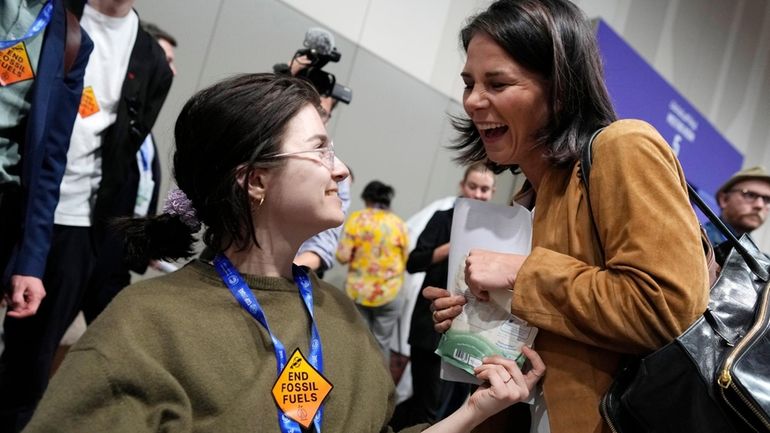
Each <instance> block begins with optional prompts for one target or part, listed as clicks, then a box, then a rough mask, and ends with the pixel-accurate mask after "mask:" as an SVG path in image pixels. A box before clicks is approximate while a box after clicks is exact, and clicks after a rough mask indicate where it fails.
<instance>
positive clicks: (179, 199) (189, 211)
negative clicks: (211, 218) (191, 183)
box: [163, 188, 201, 232]
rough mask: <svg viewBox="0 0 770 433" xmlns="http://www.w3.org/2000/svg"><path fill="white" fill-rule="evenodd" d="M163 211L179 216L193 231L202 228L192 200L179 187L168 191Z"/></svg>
mask: <svg viewBox="0 0 770 433" xmlns="http://www.w3.org/2000/svg"><path fill="white" fill-rule="evenodd" d="M163 213H164V214H168V215H176V216H178V217H179V219H180V220H182V222H183V223H184V224H185V225H186V226H187V227H190V229H192V231H193V232H197V231H198V230H200V229H201V222H200V221H198V217H197V216H196V215H195V208H194V207H193V204H192V201H190V199H189V198H187V194H185V193H184V191H182V190H181V189H179V188H172V189H170V190H169V191H168V195H167V196H166V203H165V204H163Z"/></svg>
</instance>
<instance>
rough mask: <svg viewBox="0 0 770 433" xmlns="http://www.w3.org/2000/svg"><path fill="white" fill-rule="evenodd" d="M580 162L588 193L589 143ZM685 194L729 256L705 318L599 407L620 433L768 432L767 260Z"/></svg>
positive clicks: (634, 368) (636, 366) (630, 371)
mask: <svg viewBox="0 0 770 433" xmlns="http://www.w3.org/2000/svg"><path fill="white" fill-rule="evenodd" d="M598 132H599V131H597V134H598ZM595 136H596V134H594V137H595ZM591 141H593V138H592V139H591ZM580 164H581V167H580V171H581V176H582V180H583V183H584V185H585V187H586V191H588V173H589V172H590V168H591V146H590V143H589V146H587V149H586V150H585V151H584V152H583V154H582V158H581V162H580ZM688 192H689V194H690V199H691V200H692V201H693V202H694V203H695V204H696V205H697V206H698V207H699V208H700V209H701V211H702V212H703V213H704V214H705V215H706V216H707V217H708V218H709V220H710V221H711V222H712V223H714V224H715V225H716V226H717V227H719V228H720V230H721V231H722V232H723V234H724V235H725V236H726V237H727V238H728V240H729V242H730V243H731V245H732V246H733V248H732V251H731V252H730V254H729V255H728V256H727V259H726V260H725V262H724V265H723V267H722V270H721V273H720V275H719V277H718V278H717V279H716V282H715V283H714V284H713V285H712V287H711V291H710V300H709V304H708V308H707V309H706V311H705V312H704V313H703V315H702V316H701V317H700V318H699V319H698V320H696V321H695V323H693V324H692V325H691V326H690V327H689V328H688V329H687V330H686V331H685V332H684V333H683V334H682V335H680V336H679V337H677V338H676V339H675V340H674V341H672V342H671V343H669V344H668V345H666V346H664V347H662V348H661V349H658V350H656V351H655V352H653V353H651V354H649V355H647V356H645V357H642V358H641V359H631V360H629V362H628V363H627V364H626V365H625V366H624V368H623V369H622V370H621V371H620V372H619V373H618V375H617V376H616V378H615V381H614V382H613V384H612V386H611V387H610V389H609V390H608V391H607V393H606V395H605V396H604V398H603V399H602V402H601V407H600V408H599V409H600V411H601V414H602V416H603V417H604V419H605V421H606V422H607V423H608V424H609V426H610V428H611V430H612V431H613V432H619V433H643V432H644V433H664V432H666V433H688V432H693V433H694V432H697V433H732V432H736V433H743V432H770V323H769V317H768V316H769V312H768V309H770V299H768V297H769V296H770V294H769V293H770V284H768V272H769V271H770V259H768V257H767V256H766V255H764V254H763V253H762V252H761V251H759V249H758V248H757V247H756V245H755V244H754V243H753V241H752V240H751V238H750V237H748V236H747V235H744V236H743V237H742V238H741V239H740V241H739V240H738V239H736V238H735V236H734V235H733V234H732V233H731V232H730V230H729V229H727V227H725V226H724V224H723V223H722V222H721V220H720V219H719V218H718V217H717V216H716V215H715V214H714V213H713V212H712V211H711V209H709V207H708V206H707V205H706V204H705V203H704V202H703V200H702V199H701V198H700V197H699V196H698V194H697V193H696V192H695V190H694V189H693V188H692V187H690V186H689V185H688ZM589 206H590V201H589Z"/></svg>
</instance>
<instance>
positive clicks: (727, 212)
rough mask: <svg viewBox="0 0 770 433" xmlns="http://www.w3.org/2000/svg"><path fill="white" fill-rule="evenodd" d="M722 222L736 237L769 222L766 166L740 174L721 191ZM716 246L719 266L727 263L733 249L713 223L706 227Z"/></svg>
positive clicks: (769, 179)
mask: <svg viewBox="0 0 770 433" xmlns="http://www.w3.org/2000/svg"><path fill="white" fill-rule="evenodd" d="M716 197H717V204H718V205H719V209H720V214H719V219H721V220H722V222H723V223H725V225H726V226H727V228H729V229H730V231H731V232H733V234H734V235H735V236H736V237H739V238H740V237H741V236H743V235H744V234H746V233H749V234H750V233H751V232H753V231H754V230H756V229H758V228H759V227H761V226H762V224H764V223H765V220H766V219H767V213H768V209H770V174H768V173H767V171H765V169H764V168H763V167H750V168H744V169H743V170H740V171H738V172H737V173H735V174H734V175H732V176H731V177H730V179H728V180H727V181H726V182H725V183H724V184H723V185H722V186H720V187H719V189H718V190H717V195H716ZM703 228H704V229H706V234H707V235H708V237H709V240H710V241H711V244H712V245H713V246H714V254H715V255H716V260H717V263H719V264H720V265H721V264H723V263H724V261H725V259H726V258H727V255H728V254H729V253H730V250H731V249H732V247H731V246H730V243H729V242H726V241H727V238H725V236H724V235H723V234H722V232H721V231H719V229H718V228H716V226H714V224H713V223H712V222H711V221H707V222H706V223H705V224H703Z"/></svg>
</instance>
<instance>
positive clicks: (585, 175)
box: [579, 128, 770, 281]
mask: <svg viewBox="0 0 770 433" xmlns="http://www.w3.org/2000/svg"><path fill="white" fill-rule="evenodd" d="M603 130H604V128H599V129H597V130H596V131H595V132H594V133H593V135H592V136H591V139H590V140H589V141H588V144H586V146H585V147H583V151H582V152H581V154H580V170H579V172H580V178H581V180H582V181H583V185H585V190H586V202H587V203H588V211H589V213H590V214H592V215H593V210H592V208H591V199H590V194H589V193H588V191H589V188H588V185H589V182H588V181H589V175H590V173H591V165H592V164H593V142H594V139H595V138H596V136H597V135H599V133H600V132H602V131H603ZM687 193H688V195H689V196H690V200H691V201H692V202H694V203H695V205H696V206H698V209H700V210H701V212H703V214H704V215H706V217H707V218H708V219H709V221H711V223H712V224H714V226H715V227H716V228H717V229H719V231H720V232H721V233H722V234H723V235H724V236H725V238H727V242H730V245H731V246H732V247H733V248H734V249H735V250H736V251H738V253H739V254H740V255H741V257H743V260H744V261H745V262H746V264H747V265H748V266H749V269H751V272H752V273H753V274H754V275H756V276H757V278H759V279H761V280H762V281H767V280H768V278H769V277H770V276H769V275H768V271H767V269H764V268H763V267H762V266H761V265H760V264H759V262H757V260H756V259H755V258H754V256H753V255H752V254H751V253H750V252H749V251H748V250H747V249H746V247H745V246H743V244H742V243H741V242H740V241H739V240H738V238H736V237H735V235H734V234H733V232H732V231H730V229H729V228H727V226H726V225H725V223H723V222H722V220H721V219H719V217H718V216H717V215H716V214H715V213H714V211H712V210H711V208H710V207H709V206H708V205H707V204H706V202H705V201H703V199H702V198H701V196H699V195H698V193H697V192H696V191H695V188H693V187H692V185H690V183H689V182H687ZM591 223H592V225H593V229H594V235H595V236H596V239H597V240H598V241H600V242H601V238H600V237H599V229H598V227H597V226H596V221H595V220H594V218H593V217H592V218H591ZM599 254H600V255H601V258H602V263H605V262H604V251H603V250H602V249H601V248H599Z"/></svg>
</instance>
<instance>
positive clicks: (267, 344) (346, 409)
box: [26, 74, 545, 433]
mask: <svg viewBox="0 0 770 433" xmlns="http://www.w3.org/2000/svg"><path fill="white" fill-rule="evenodd" d="M321 114H322V109H321V108H320V105H319V97H318V94H317V93H316V92H315V90H313V88H312V87H310V85H309V84H308V83H307V82H305V81H303V80H301V79H297V78H292V77H286V76H276V75H273V74H252V75H242V76H237V77H234V78H231V79H228V80H225V81H223V82H220V83H218V84H215V85H213V86H211V87H210V88H208V89H205V90H202V91H201V92H199V93H198V94H196V95H195V96H193V97H192V98H191V99H190V100H189V101H188V102H187V104H186V105H185V106H184V108H183V109H182V112H181V114H180V115H179V118H178V119H177V123H176V129H175V138H176V151H175V154H174V158H173V164H174V175H175V178H176V182H177V185H178V186H179V189H178V190H175V191H172V193H170V195H169V199H168V201H167V203H166V206H165V208H164V213H163V214H161V215H159V216H156V217H151V218H146V219H139V220H130V221H128V222H124V223H123V226H124V228H125V229H127V230H128V245H129V246H130V249H131V251H132V252H133V253H134V254H135V255H138V256H142V257H145V258H146V257H152V258H168V259H174V258H179V257H189V256H190V255H191V254H192V251H193V241H194V234H195V233H197V232H198V230H199V229H200V228H201V226H204V227H205V228H206V230H205V232H204V234H203V241H204V242H205V244H206V245H207V247H208V248H209V249H211V250H212V251H213V252H214V253H215V254H214V255H213V259H212V260H210V261H205V260H200V259H198V260H193V261H192V262H190V263H189V264H188V265H187V266H185V267H183V268H182V269H180V270H179V271H177V272H174V273H171V274H168V275H165V276H162V277H160V278H156V279H151V280H145V281H142V282H140V283H137V284H134V285H132V286H129V287H128V288H126V289H125V290H123V291H122V292H121V293H120V295H118V296H117V298H116V299H115V300H114V301H113V302H112V303H111V304H110V306H109V307H108V308H107V309H106V310H105V311H104V313H102V315H101V316H100V317H99V318H98V319H97V320H96V321H95V322H94V323H93V324H92V325H91V326H90V327H89V328H88V330H87V331H86V333H85V334H84V335H83V337H82V338H81V339H80V340H79V341H78V343H77V344H76V345H75V346H74V347H73V348H72V350H71V351H70V352H69V354H68V355H67V358H66V360H65V361H64V363H63V364H62V366H61V368H60V369H59V371H58V372H57V374H56V376H55V377H54V379H53V381H52V382H51V385H50V386H49V388H48V391H47V393H46V395H45V396H44V397H43V400H42V401H41V403H40V405H39V407H38V410H37V412H36V414H35V416H34V417H33V419H32V421H31V422H30V424H29V425H28V427H27V430H26V431H27V432H50V431H57V432H81V431H98V432H126V433H129V432H130V433H140V432H218V433H219V432H238V433H241V432H276V433H277V432H282V433H286V432H297V433H299V432H300V431H302V432H310V431H313V432H316V433H321V432H340V433H342V432H356V433H366V432H372V433H375V432H383V431H387V428H386V427H385V426H386V424H387V422H388V419H389V417H390V415H391V413H392V409H393V400H394V389H393V383H392V380H391V378H390V375H389V373H388V371H387V369H386V368H385V365H384V363H383V362H382V357H381V354H380V351H379V349H378V347H377V344H376V342H375V341H374V339H373V338H372V336H371V334H370V333H369V331H368V330H367V328H366V325H365V324H364V323H363V321H362V320H361V318H360V316H359V314H358V312H357V311H356V308H355V306H354V305H353V303H352V302H350V300H349V299H348V298H347V297H346V296H345V294H344V293H342V292H341V291H339V290H337V289H335V288H333V287H331V286H329V285H327V284H326V283H325V282H323V281H321V280H319V279H318V278H317V277H316V276H315V274H308V273H307V272H306V271H305V269H303V268H300V267H297V266H294V265H293V264H292V260H293V258H294V257H295V254H296V252H297V249H298V248H299V246H300V244H301V243H302V242H303V241H304V240H305V239H307V238H308V237H310V236H312V235H314V234H315V233H318V232H319V231H321V230H325V229H328V228H330V227H335V226H338V225H340V224H342V222H343V218H344V216H343V213H342V210H341V208H340V200H339V198H338V197H337V182H339V181H340V180H342V179H344V178H345V177H346V176H347V175H348V170H347V168H346V167H345V165H344V164H342V163H341V162H340V161H339V159H336V158H335V156H334V150H333V148H332V147H331V141H330V139H329V137H328V134H327V131H326V128H325V127H324V124H323V122H322V120H321ZM527 356H528V357H529V359H530V361H531V363H532V365H533V369H532V370H531V371H530V372H529V373H527V374H526V375H525V374H522V372H521V371H520V370H519V369H518V368H517V366H516V364H515V363H513V362H511V361H508V360H505V359H501V358H492V359H487V360H486V361H485V363H484V364H482V365H481V366H479V367H478V368H477V370H476V371H477V376H478V378H479V379H481V380H482V381H484V383H485V384H484V385H483V386H482V387H480V388H479V390H478V391H477V392H476V393H475V394H474V395H473V396H472V397H471V398H470V399H469V400H468V402H467V403H466V404H465V405H464V406H463V407H462V408H461V409H460V410H458V411H457V412H455V414H454V415H453V416H452V417H451V419H450V420H447V421H448V422H445V423H442V424H437V425H435V426H433V427H431V428H430V429H429V430H427V431H432V432H460V431H469V430H470V429H471V428H472V427H473V426H475V425H476V424H478V423H479V422H481V421H482V420H483V419H484V418H486V417H487V416H489V415H491V414H493V413H495V412H497V411H499V410H500V409H502V408H504V407H506V406H508V405H510V404H511V403H513V402H517V401H520V400H522V399H524V398H527V394H528V391H529V390H530V389H531V388H532V387H533V385H534V383H535V382H536V381H537V378H538V375H540V374H542V373H543V371H544V370H545V366H544V365H543V364H542V362H540V358H539V357H538V356H537V354H536V353H534V352H532V351H528V352H527ZM425 427H426V426H422V427H421V428H416V429H412V430H411V431H418V430H421V429H422V428H425Z"/></svg>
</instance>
